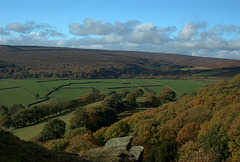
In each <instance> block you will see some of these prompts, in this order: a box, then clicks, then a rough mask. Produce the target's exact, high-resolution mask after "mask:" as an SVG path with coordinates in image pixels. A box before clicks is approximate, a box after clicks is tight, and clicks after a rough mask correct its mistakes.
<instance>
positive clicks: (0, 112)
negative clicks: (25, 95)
mask: <svg viewBox="0 0 240 162" xmlns="http://www.w3.org/2000/svg"><path fill="white" fill-rule="evenodd" d="M7 113H8V108H7V107H6V106H4V105H2V104H0V116H2V115H6V114H7Z"/></svg>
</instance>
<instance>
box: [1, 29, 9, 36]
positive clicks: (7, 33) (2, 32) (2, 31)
mask: <svg viewBox="0 0 240 162" xmlns="http://www.w3.org/2000/svg"><path fill="white" fill-rule="evenodd" d="M0 35H4V36H5V35H10V32H8V31H7V30H6V29H4V28H0Z"/></svg>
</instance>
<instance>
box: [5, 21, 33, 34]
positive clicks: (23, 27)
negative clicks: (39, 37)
mask: <svg viewBox="0 0 240 162" xmlns="http://www.w3.org/2000/svg"><path fill="white" fill-rule="evenodd" d="M34 27H35V22H33V21H29V22H26V23H25V24H19V23H16V22H14V23H11V24H7V25H6V29H7V30H11V31H15V32H18V33H29V32H31V31H32V30H33V29H34Z"/></svg>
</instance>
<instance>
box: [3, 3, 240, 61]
mask: <svg viewBox="0 0 240 162" xmlns="http://www.w3.org/2000/svg"><path fill="white" fill-rule="evenodd" d="M239 7H240V0H0V44H10V45H39V46H61V47H77V48H98V49H113V50H135V51H136V50H137V51H151V52H167V53H179V54H187V55H193V56H203V57H216V58H230V59H240V21H239V20H240V11H239Z"/></svg>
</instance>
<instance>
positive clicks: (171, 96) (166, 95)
mask: <svg viewBox="0 0 240 162" xmlns="http://www.w3.org/2000/svg"><path fill="white" fill-rule="evenodd" d="M159 98H160V100H161V101H162V102H167V101H173V100H175V98H176V93H175V92H174V91H173V90H170V89H169V88H168V87H165V88H163V89H162V90H161V92H160V94H159Z"/></svg>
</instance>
